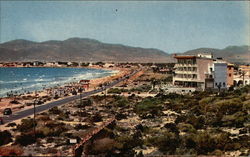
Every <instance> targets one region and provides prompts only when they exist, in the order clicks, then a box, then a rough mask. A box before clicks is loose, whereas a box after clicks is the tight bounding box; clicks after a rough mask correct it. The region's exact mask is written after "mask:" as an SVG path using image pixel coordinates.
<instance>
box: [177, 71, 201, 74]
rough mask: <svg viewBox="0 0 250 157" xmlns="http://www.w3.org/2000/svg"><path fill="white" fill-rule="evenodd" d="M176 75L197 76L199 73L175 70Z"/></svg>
mask: <svg viewBox="0 0 250 157" xmlns="http://www.w3.org/2000/svg"><path fill="white" fill-rule="evenodd" d="M175 73H176V74H197V73H198V72H197V71H181V70H175Z"/></svg>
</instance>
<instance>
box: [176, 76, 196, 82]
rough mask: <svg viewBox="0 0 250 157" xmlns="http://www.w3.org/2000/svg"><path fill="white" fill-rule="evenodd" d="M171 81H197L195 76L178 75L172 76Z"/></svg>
mask: <svg viewBox="0 0 250 157" xmlns="http://www.w3.org/2000/svg"><path fill="white" fill-rule="evenodd" d="M173 81H190V82H198V79H197V78H180V77H174V78H173Z"/></svg>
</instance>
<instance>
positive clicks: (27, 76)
mask: <svg viewBox="0 0 250 157" xmlns="http://www.w3.org/2000/svg"><path fill="white" fill-rule="evenodd" d="M116 72H117V71H112V70H103V69H87V68H34V67H32V68H0V97H4V96H6V94H7V93H8V92H9V93H10V92H11V91H12V92H13V93H17V94H20V93H26V92H27V91H35V90H42V89H43V88H47V87H53V86H57V85H63V84H65V83H69V82H74V81H79V80H82V79H89V80H91V79H95V78H101V77H105V76H109V75H112V74H114V73H116Z"/></svg>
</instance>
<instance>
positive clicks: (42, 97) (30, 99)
mask: <svg viewBox="0 0 250 157" xmlns="http://www.w3.org/2000/svg"><path fill="white" fill-rule="evenodd" d="M30 68H33V67H30ZM44 68H46V67H44ZM53 68H57V67H53ZM66 68H67V67H66ZM70 68H75V67H70ZM81 68H82V67H81ZM84 68H85V67H84ZM86 68H89V69H91V68H93V69H94V68H95V69H105V70H117V72H116V73H114V74H111V75H109V76H104V77H101V78H94V79H91V80H90V84H89V88H88V89H85V90H84V92H88V91H91V90H95V89H97V88H99V85H100V84H104V83H108V82H111V81H114V80H115V79H117V78H121V77H122V76H124V75H126V74H128V73H129V72H131V70H132V69H127V68H101V67H100V68H97V67H91V68H90V67H86ZM67 85H72V88H71V89H74V90H76V88H77V89H79V88H81V84H80V83H79V81H77V82H69V83H64V84H62V85H60V86H59V87H58V86H53V87H49V88H44V89H42V90H39V91H32V92H29V93H25V94H20V95H18V96H15V97H0V112H1V113H0V115H1V114H2V111H3V110H4V109H5V108H12V111H13V112H19V111H21V110H25V109H28V108H30V107H33V105H31V104H32V103H34V101H37V100H38V101H40V102H42V103H41V104H40V105H44V104H46V103H50V102H53V101H57V100H61V99H64V98H67V97H70V96H73V94H72V93H71V91H70V90H71V89H70V90H69V89H67V88H66V87H67ZM57 90H65V91H66V92H65V91H64V94H63V95H60V96H59V97H58V98H56V99H55V97H53V96H52V95H53V92H55V91H57ZM65 93H66V94H65ZM77 93H78V92H77ZM54 95H55V94H54ZM13 101H17V102H18V103H17V104H16V103H13ZM11 102H12V103H11Z"/></svg>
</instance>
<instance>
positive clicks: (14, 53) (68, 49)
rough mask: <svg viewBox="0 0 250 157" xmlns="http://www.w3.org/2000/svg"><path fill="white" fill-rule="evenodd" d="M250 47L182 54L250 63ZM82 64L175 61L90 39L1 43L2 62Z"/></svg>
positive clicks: (149, 51) (164, 55)
mask: <svg viewBox="0 0 250 157" xmlns="http://www.w3.org/2000/svg"><path fill="white" fill-rule="evenodd" d="M249 48H250V47H249V46H229V47H226V48H225V49H213V48H200V49H195V50H190V51H187V52H184V53H183V54H197V53H213V55H214V56H215V57H223V58H225V59H226V60H228V61H230V62H245V63H247V62H249V61H250V49H249ZM35 60H38V61H81V62H97V61H104V62H161V63H164V62H173V58H172V55H171V54H168V53H165V52H164V51H161V50H158V49H149V48H140V47H131V46H125V45H121V44H107V43H103V42H100V41H98V40H94V39H88V38H69V39H67V40H64V41H57V40H50V41H45V42H33V41H28V40H22V39H20V40H12V41H9V42H5V43H1V44H0V61H1V62H11V61H35Z"/></svg>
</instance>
